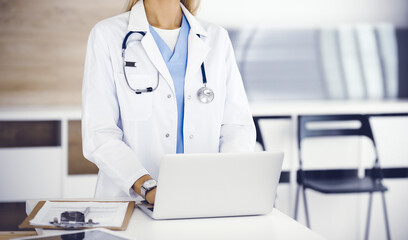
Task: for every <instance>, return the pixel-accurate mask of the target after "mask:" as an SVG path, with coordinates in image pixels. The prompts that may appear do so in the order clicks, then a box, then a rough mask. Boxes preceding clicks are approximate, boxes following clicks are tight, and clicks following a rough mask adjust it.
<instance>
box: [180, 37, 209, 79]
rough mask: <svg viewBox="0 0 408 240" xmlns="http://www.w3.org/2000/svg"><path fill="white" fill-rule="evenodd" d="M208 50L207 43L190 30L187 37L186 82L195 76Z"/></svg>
mask: <svg viewBox="0 0 408 240" xmlns="http://www.w3.org/2000/svg"><path fill="white" fill-rule="evenodd" d="M209 51H210V48H209V47H208V45H207V44H206V43H205V42H204V41H203V40H202V39H201V38H200V37H198V36H197V34H195V33H194V32H190V35H189V37H188V58H187V59H188V60H187V70H186V84H187V83H188V81H189V79H192V78H193V77H194V76H195V73H196V72H197V71H199V70H200V68H201V64H202V63H203V62H204V61H205V58H206V57H207V54H208V52H209ZM204 65H205V64H204ZM207 77H208V76H207Z"/></svg>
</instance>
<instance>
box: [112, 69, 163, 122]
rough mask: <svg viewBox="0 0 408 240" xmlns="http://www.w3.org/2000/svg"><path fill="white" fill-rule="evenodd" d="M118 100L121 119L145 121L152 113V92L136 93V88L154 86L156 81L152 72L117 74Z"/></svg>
mask: <svg viewBox="0 0 408 240" xmlns="http://www.w3.org/2000/svg"><path fill="white" fill-rule="evenodd" d="M118 75H119V76H118V80H119V82H118V84H117V90H118V100H119V108H120V114H121V118H122V120H123V121H146V120H148V119H149V118H150V117H151V115H152V107H153V92H143V93H141V94H136V92H135V91H136V90H145V89H147V88H150V87H152V88H154V87H155V86H156V82H155V81H154V80H155V79H154V75H153V74H127V82H126V79H125V76H124V75H123V73H119V74H118Z"/></svg>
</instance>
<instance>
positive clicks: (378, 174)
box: [294, 115, 391, 239]
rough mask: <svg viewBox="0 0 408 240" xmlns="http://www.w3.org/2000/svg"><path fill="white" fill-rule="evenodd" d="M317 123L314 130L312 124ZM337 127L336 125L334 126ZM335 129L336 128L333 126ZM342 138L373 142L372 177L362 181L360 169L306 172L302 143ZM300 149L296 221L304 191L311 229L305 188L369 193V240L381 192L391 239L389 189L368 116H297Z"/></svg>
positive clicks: (327, 192)
mask: <svg viewBox="0 0 408 240" xmlns="http://www.w3.org/2000/svg"><path fill="white" fill-rule="evenodd" d="M349 121H353V122H359V123H360V124H359V125H360V126H358V127H356V128H344V127H343V128H341V127H339V128H333V127H330V128H327V127H326V128H319V125H318V124H319V122H320V123H330V122H331V123H334V122H342V123H345V122H349ZM313 124H314V127H311V125H313ZM334 124H336V123H334ZM321 126H322V125H321ZM331 126H333V125H331ZM339 136H365V137H367V138H368V139H370V140H371V141H372V144H373V147H374V151H375V154H376V158H375V161H374V164H373V167H372V169H371V170H370V171H368V172H369V173H370V175H366V176H364V178H359V176H358V169H357V168H356V169H334V170H333V169H331V170H321V169H319V170H304V169H303V168H302V167H303V165H304V163H303V161H302V157H301V156H302V140H304V139H306V138H317V137H339ZM298 147H299V170H298V171H297V183H298V185H297V191H296V200H295V211H294V218H295V219H297V215H298V204H299V193H300V190H301V189H302V194H303V201H304V209H305V215H306V224H307V226H308V227H309V228H310V219H309V212H308V209H307V201H306V191H305V190H306V189H311V190H314V191H317V192H320V193H324V194H347V193H369V202H368V213H367V223H366V232H365V239H368V235H369V228H370V215H371V204H372V195H373V193H374V192H380V193H381V195H382V203H383V209H384V218H385V228H386V233H387V239H390V238H391V236H390V229H389V223H388V214H387V208H386V203H385V196H384V193H385V192H386V191H387V188H386V187H385V186H384V185H383V184H382V178H383V174H382V169H381V167H380V164H379V161H378V153H377V149H376V144H375V141H374V137H373V133H372V131H371V126H370V122H369V117H368V116H365V115H304V116H298Z"/></svg>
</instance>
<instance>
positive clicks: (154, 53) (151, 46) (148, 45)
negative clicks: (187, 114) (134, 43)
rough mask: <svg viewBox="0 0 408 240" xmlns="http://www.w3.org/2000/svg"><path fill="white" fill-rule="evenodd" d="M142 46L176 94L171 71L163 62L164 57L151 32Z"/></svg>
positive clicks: (144, 39)
mask: <svg viewBox="0 0 408 240" xmlns="http://www.w3.org/2000/svg"><path fill="white" fill-rule="evenodd" d="M142 46H143V48H144V50H145V51H146V54H147V56H148V57H149V58H150V60H151V61H152V63H153V65H154V66H155V67H156V69H157V70H158V71H159V73H160V75H162V76H163V78H164V79H165V80H166V82H167V84H168V85H169V87H170V89H171V90H172V91H173V93H175V91H174V84H173V79H172V78H171V75H170V72H169V69H168V68H167V65H166V63H165V62H164V60H163V56H162V55H161V53H160V50H159V48H158V47H157V45H156V42H155V41H154V38H153V36H152V34H151V33H150V32H147V33H146V35H145V37H144V38H143V39H142Z"/></svg>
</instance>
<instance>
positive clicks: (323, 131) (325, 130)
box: [298, 114, 378, 169]
mask: <svg viewBox="0 0 408 240" xmlns="http://www.w3.org/2000/svg"><path fill="white" fill-rule="evenodd" d="M347 122H353V123H357V124H356V125H355V126H354V124H353V127H347V128H346V127H342V126H340V125H339V123H347ZM338 136H365V137H367V138H368V139H370V140H371V141H372V144H373V147H374V152H375V162H374V167H376V168H377V167H378V154H377V149H376V144H375V140H374V136H373V133H372V130H371V126H370V122H369V117H368V116H366V115H359V114H348V115H300V116H298V147H299V166H300V169H302V165H303V163H302V154H301V153H302V152H301V151H302V140H304V139H305V138H317V137H338Z"/></svg>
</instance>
